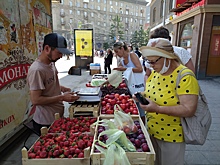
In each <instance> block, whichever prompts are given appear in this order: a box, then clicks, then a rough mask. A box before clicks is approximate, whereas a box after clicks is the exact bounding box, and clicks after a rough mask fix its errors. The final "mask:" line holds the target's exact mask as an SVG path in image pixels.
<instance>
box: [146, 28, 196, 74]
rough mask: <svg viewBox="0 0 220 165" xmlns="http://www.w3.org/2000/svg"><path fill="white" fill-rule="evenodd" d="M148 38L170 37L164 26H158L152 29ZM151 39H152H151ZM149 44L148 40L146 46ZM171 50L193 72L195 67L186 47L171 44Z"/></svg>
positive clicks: (169, 38)
mask: <svg viewBox="0 0 220 165" xmlns="http://www.w3.org/2000/svg"><path fill="white" fill-rule="evenodd" d="M150 38H151V39H154V38H165V39H168V40H169V41H170V40H171V37H170V35H169V30H168V29H166V28H165V27H159V28H157V29H155V30H154V31H153V33H152V34H151V36H150ZM151 41H153V40H151ZM150 44H151V43H150V42H148V46H151V45H150ZM173 50H174V52H175V53H176V54H177V55H178V56H179V58H180V60H181V62H182V63H183V65H185V66H186V67H188V68H189V69H191V70H192V71H193V72H194V73H195V67H194V65H193V62H192V55H191V54H190V53H189V52H188V51H187V50H186V49H184V48H182V47H178V46H173Z"/></svg>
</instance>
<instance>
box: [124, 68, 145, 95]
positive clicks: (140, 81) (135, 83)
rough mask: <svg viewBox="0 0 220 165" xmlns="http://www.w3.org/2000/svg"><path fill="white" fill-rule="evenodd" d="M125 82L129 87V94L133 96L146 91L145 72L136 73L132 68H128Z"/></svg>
mask: <svg viewBox="0 0 220 165" xmlns="http://www.w3.org/2000/svg"><path fill="white" fill-rule="evenodd" d="M123 75H124V78H125V82H126V84H127V86H128V89H129V92H130V93H131V94H132V95H133V94H135V93H136V92H143V91H144V86H145V84H144V76H145V72H144V71H143V72H141V73H134V72H133V71H132V67H129V68H127V69H126V70H125V71H124V73H123Z"/></svg>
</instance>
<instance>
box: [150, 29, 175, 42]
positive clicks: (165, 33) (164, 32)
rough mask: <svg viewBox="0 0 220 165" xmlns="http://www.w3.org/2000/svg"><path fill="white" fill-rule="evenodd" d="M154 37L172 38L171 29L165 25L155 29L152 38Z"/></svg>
mask: <svg viewBox="0 0 220 165" xmlns="http://www.w3.org/2000/svg"><path fill="white" fill-rule="evenodd" d="M152 38H165V39H169V40H171V37H170V35H169V30H168V29H166V28H165V27H163V26H162V27H159V28H157V29H155V30H154V32H153V34H151V36H150V39H152Z"/></svg>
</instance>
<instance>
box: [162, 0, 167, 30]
mask: <svg viewBox="0 0 220 165" xmlns="http://www.w3.org/2000/svg"><path fill="white" fill-rule="evenodd" d="M165 14H166V0H164V2H163V27H165V24H166V21H165V20H166V18H165Z"/></svg>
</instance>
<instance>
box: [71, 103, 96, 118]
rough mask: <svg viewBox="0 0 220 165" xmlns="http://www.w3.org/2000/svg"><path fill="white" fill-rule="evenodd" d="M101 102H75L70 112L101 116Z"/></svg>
mask: <svg viewBox="0 0 220 165" xmlns="http://www.w3.org/2000/svg"><path fill="white" fill-rule="evenodd" d="M99 108H100V103H99V102H74V103H73V104H72V105H71V106H70V108H69V112H70V113H71V112H72V113H73V116H74V117H76V116H93V117H98V116H99Z"/></svg>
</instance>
